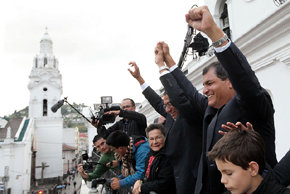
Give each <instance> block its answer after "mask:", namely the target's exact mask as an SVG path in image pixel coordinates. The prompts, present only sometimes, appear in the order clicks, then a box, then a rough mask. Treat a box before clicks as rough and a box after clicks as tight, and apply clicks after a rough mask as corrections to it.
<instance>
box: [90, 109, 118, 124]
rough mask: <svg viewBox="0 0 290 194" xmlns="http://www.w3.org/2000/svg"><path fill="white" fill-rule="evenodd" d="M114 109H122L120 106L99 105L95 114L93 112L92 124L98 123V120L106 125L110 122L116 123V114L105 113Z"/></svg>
mask: <svg viewBox="0 0 290 194" xmlns="http://www.w3.org/2000/svg"><path fill="white" fill-rule="evenodd" d="M112 110H120V107H119V106H111V107H108V108H103V106H99V111H98V112H96V113H95V114H92V116H91V119H92V124H93V125H94V124H96V123H97V121H99V125H106V124H108V123H114V122H115V119H116V117H115V115H114V114H105V113H106V112H109V111H112Z"/></svg>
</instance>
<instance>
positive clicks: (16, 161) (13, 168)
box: [0, 118, 34, 193]
mask: <svg viewBox="0 0 290 194" xmlns="http://www.w3.org/2000/svg"><path fill="white" fill-rule="evenodd" d="M7 125H8V128H7V135H6V137H5V138H4V140H3V141H0V156H1V160H0V184H1V185H2V186H3V188H4V189H5V190H6V191H10V192H11V193H28V192H29V191H30V180H31V156H32V151H31V149H32V147H33V145H32V144H33V136H34V121H33V120H30V119H27V118H23V119H22V120H21V122H20V124H17V125H16V127H15V129H13V130H15V131H16V133H15V135H12V133H11V130H12V129H11V127H10V124H9V123H8V124H7ZM11 126H12V127H14V126H15V123H14V124H11ZM4 127H5V126H4ZM4 127H1V128H2V129H1V130H3V129H4ZM1 181H2V182H1Z"/></svg>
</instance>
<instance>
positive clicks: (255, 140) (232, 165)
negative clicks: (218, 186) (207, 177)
mask: <svg viewBox="0 0 290 194" xmlns="http://www.w3.org/2000/svg"><path fill="white" fill-rule="evenodd" d="M207 156H208V157H209V159H211V160H215V162H216V165H217V167H218V170H219V171H220V172H221V175H222V178H221V183H223V184H224V185H225V187H226V188H227V190H228V191H227V192H226V193H232V194H243V193H246V194H250V193H253V194H259V193H261V194H262V193H263V194H267V193H277V194H279V193H282V194H288V193H289V194H290V190H289V189H287V188H285V187H283V186H282V185H280V184H279V183H277V181H276V180H275V178H274V177H273V175H272V172H271V171H268V173H267V175H266V176H265V177H264V178H263V176H262V174H263V171H264V168H265V146H264V142H263V139H262V138H261V136H260V135H259V134H258V133H257V132H256V131H253V130H242V129H236V130H232V131H230V132H228V133H227V134H225V135H224V137H222V138H221V139H220V140H219V141H218V142H217V143H216V144H215V145H214V147H213V148H212V150H211V151H210V152H208V154H207Z"/></svg>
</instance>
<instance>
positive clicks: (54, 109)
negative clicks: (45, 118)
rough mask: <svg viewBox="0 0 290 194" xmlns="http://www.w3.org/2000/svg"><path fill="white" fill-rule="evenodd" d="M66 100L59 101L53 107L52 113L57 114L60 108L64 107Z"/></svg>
mask: <svg viewBox="0 0 290 194" xmlns="http://www.w3.org/2000/svg"><path fill="white" fill-rule="evenodd" d="M63 103H64V100H59V101H58V102H57V103H56V104H55V105H53V106H52V107H51V111H52V112H56V111H57V110H58V109H59V108H60V107H62V105H63Z"/></svg>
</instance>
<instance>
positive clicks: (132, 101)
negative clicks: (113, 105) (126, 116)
mask: <svg viewBox="0 0 290 194" xmlns="http://www.w3.org/2000/svg"><path fill="white" fill-rule="evenodd" d="M124 100H130V102H131V105H132V106H135V102H134V100H132V99H131V98H124V99H123V100H122V101H124Z"/></svg>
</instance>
